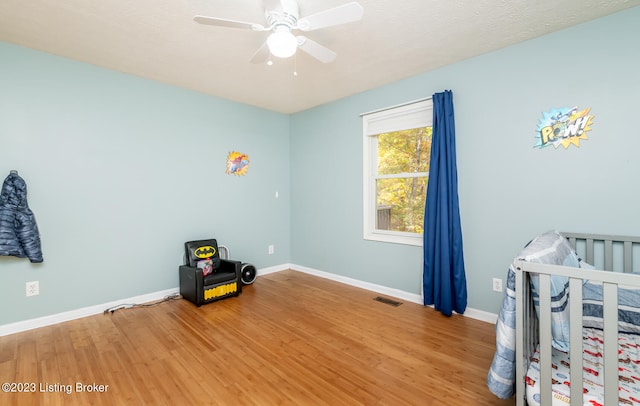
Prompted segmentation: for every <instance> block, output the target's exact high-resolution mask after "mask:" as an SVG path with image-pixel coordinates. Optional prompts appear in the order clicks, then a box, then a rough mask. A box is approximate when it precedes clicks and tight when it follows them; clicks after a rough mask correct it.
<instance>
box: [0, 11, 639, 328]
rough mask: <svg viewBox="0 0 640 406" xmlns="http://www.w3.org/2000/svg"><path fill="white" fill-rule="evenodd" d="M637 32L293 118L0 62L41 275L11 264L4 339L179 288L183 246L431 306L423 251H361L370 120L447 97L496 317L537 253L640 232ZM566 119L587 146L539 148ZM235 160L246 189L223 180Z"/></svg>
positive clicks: (477, 283) (14, 54)
mask: <svg viewBox="0 0 640 406" xmlns="http://www.w3.org/2000/svg"><path fill="white" fill-rule="evenodd" d="M637 21H640V8H638V7H636V8H634V9H631V10H628V11H626V12H623V13H619V14H616V15H613V16H610V17H606V18H603V19H600V20H597V21H594V22H591V23H587V24H583V25H580V26H577V27H574V28H571V29H568V30H565V31H562V32H558V33H555V34H552V35H548V36H545V37H542V38H539V39H536V40H533V41H529V42H527V43H524V44H521V45H517V46H513V47H509V48H506V49H504V50H501V51H498V52H494V53H491V54H487V55H484V56H481V57H478V58H473V59H470V60H467V61H464V62H462V63H458V64H455V65H451V66H448V67H445V68H443V69H440V70H438V71H435V72H430V73H426V74H423V75H419V76H416V77H413V78H410V79H407V80H404V81H400V82H397V83H394V84H392V85H389V86H384V87H381V88H378V89H375V90H372V91H369V92H365V93H362V94H359V95H355V96H352V97H349V98H345V99H343V100H340V101H337V102H334V103H330V104H327V105H324V106H320V107H318V108H315V109H311V110H308V111H305V112H301V113H298V114H295V115H292V116H291V117H289V116H286V115H282V114H278V113H273V112H269V111H265V110H262V109H258V108H254V107H250V106H246V105H242V104H237V103H233V102H229V101H225V100H222V99H218V98H215V97H211V96H206V95H203V94H199V93H195V92H191V91H187V90H183V89H178V88H175V87H172V86H167V85H163V84H160V83H156V82H153V81H148V80H144V79H140V78H136V77H132V76H129V75H124V74H120V73H117V72H113V71H108V70H105V69H101V68H97V67H94V66H91V65H86V64H82V63H78V62H74V61H70V60H67V59H64V58H59V57H55V56H51V55H48V54H44V53H40V52H36V51H32V50H28V49H24V48H21V47H17V46H13V45H9V44H5V43H0V60H1V61H2V63H0V89H1V90H0V174H8V172H9V170H10V169H17V170H19V171H20V174H21V175H22V176H23V177H24V179H25V180H26V181H27V184H28V187H29V204H30V206H31V208H32V209H33V211H34V212H35V214H36V218H37V220H38V225H39V227H40V231H41V237H42V242H43V251H44V256H45V262H44V263H43V264H40V265H33V264H30V263H29V262H28V261H25V260H18V259H14V258H8V257H0V309H2V310H0V325H2V324H6V323H11V322H15V321H21V320H28V319H32V318H36V317H40V316H45V315H50V314H56V313H60V312H64V311H68V310H73V309H78V308H82V307H86V306H91V305H96V304H101V303H106V302H109V301H113V300H118V299H121V298H127V297H132V296H136V295H140V294H145V293H150V292H156V291H159V290H163V289H169V288H175V287H176V286H177V266H178V265H179V264H180V263H181V261H182V243H183V242H184V241H185V240H188V239H191V238H194V239H196V238H204V237H208V236H210V235H214V236H216V237H217V238H218V239H219V240H220V241H221V242H222V243H224V244H226V245H228V246H230V247H231V249H232V256H233V257H235V258H238V259H242V260H244V261H247V262H251V263H254V264H256V265H257V266H258V268H265V267H269V266H276V265H281V264H286V263H288V262H290V263H294V264H298V265H302V266H306V267H310V268H314V269H318V270H322V271H326V272H331V273H334V274H337V275H341V276H346V277H350V278H354V279H358V280H362V281H366V282H371V283H375V284H379V285H383V286H387V287H390V288H395V289H400V290H403V291H406V292H410V293H416V294H418V293H420V290H421V272H422V271H421V269H422V267H421V262H422V250H421V248H420V247H411V246H403V245H397V244H386V243H380V242H372V241H364V240H363V239H362V123H361V119H360V114H361V113H364V112H367V111H371V110H375V109H378V108H382V107H387V106H391V105H394V104H398V103H404V102H407V101H411V100H415V99H419V98H423V97H427V96H430V95H432V94H433V93H435V92H439V91H442V90H444V89H452V90H453V92H454V104H455V109H456V123H457V124H456V125H457V139H458V144H457V146H458V171H459V174H458V175H459V182H460V190H459V194H460V204H461V216H462V226H463V233H464V238H465V240H464V244H465V263H466V268H467V278H468V285H469V306H470V307H473V308H476V309H480V310H485V311H488V312H493V313H495V312H497V311H498V307H499V303H500V300H501V294H498V293H494V292H492V291H491V279H492V278H493V277H504V276H505V274H506V268H507V266H508V264H509V262H510V261H511V259H512V257H513V256H514V255H515V254H516V253H517V251H518V249H519V248H520V247H521V246H522V245H523V244H524V243H525V242H526V241H528V240H529V239H530V238H532V237H533V236H534V235H535V234H537V233H539V232H542V231H546V230H548V229H551V228H557V229H560V230H573V231H586V232H599V233H620V234H636V235H637V234H638V233H639V232H640V218H639V217H638V216H637V210H636V206H637V204H636V202H637V201H638V199H639V198H640V193H639V191H638V187H637V180H636V179H637V177H638V174H639V173H640V160H638V159H637V156H638V152H637V151H638V148H639V147H640V137H638V130H637V126H636V125H635V120H634V118H635V116H636V115H637V112H638V109H639V108H640V104H639V103H638V102H637V95H638V94H640V82H639V81H638V80H637V72H639V71H640V53H639V52H638V51H639V48H638V42H637V38H640V26H638V24H637ZM573 106H578V107H580V108H586V107H590V108H591V109H592V110H591V112H592V114H594V115H595V119H594V123H593V126H592V128H593V130H592V131H591V132H590V133H589V140H587V141H583V142H582V143H581V146H580V148H575V147H571V148H570V149H568V150H564V149H558V150H554V149H552V148H547V149H544V150H537V149H533V147H532V146H533V144H534V142H535V138H534V137H535V130H536V127H537V124H538V120H539V119H540V118H541V117H542V112H546V111H549V110H550V109H552V108H557V107H573ZM232 150H239V151H241V152H245V153H247V154H248V155H249V157H250V159H251V167H250V168H249V173H248V175H247V176H244V177H235V176H229V175H225V174H224V169H225V167H224V165H225V160H226V155H227V154H228V152H230V151H232ZM0 176H1V175H0ZM2 179H3V178H2ZM0 180H1V179H0ZM207 184H214V185H215V186H216V188H215V189H211V188H207ZM276 191H278V192H279V195H280V198H279V199H276V198H275V196H274V195H275V192H276ZM223 193H224V195H223ZM230 195H231V196H233V198H229V197H228V196H230ZM269 244H274V245H275V246H276V253H275V254H274V255H267V245H269ZM31 280H39V281H40V289H41V294H40V295H39V296H37V297H30V298H26V297H25V293H24V292H25V282H27V281H31Z"/></svg>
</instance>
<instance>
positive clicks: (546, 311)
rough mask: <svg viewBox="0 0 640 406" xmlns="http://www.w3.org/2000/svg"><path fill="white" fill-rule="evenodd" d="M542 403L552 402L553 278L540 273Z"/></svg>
mask: <svg viewBox="0 0 640 406" xmlns="http://www.w3.org/2000/svg"><path fill="white" fill-rule="evenodd" d="M539 287H540V289H539V290H540V291H539V292H538V294H539V295H540V296H539V298H538V299H539V301H540V302H539V303H540V404H541V405H550V404H551V278H550V277H549V275H546V274H540V275H539Z"/></svg>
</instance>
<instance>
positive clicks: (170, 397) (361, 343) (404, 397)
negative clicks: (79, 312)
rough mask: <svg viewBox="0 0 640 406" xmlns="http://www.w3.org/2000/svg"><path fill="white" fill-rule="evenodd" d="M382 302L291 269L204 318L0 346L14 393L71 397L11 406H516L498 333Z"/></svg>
mask: <svg viewBox="0 0 640 406" xmlns="http://www.w3.org/2000/svg"><path fill="white" fill-rule="evenodd" d="M375 296H378V295H377V294H375V293H372V292H370V291H367V290H363V289H358V288H355V287H352V286H347V285H344V284H340V283H338V282H334V281H330V280H327V279H323V278H318V277H315V276H311V275H307V274H303V273H299V272H294V271H283V272H278V273H273V274H269V275H265V276H261V277H260V278H258V279H257V280H256V281H255V283H254V284H253V285H249V286H246V287H245V289H244V290H243V293H242V294H241V295H240V296H239V297H237V298H230V299H225V300H222V301H219V302H215V303H211V304H208V305H205V306H202V307H196V306H194V305H193V304H191V303H189V302H187V301H185V300H175V301H169V302H167V303H161V304H158V305H156V306H152V307H138V308H133V309H122V310H118V311H116V312H115V313H113V314H111V313H108V314H105V315H96V316H92V317H87V318H83V319H78V320H73V321H70V322H67V323H61V324H57V325H54V326H48V327H43V328H40V329H36V330H31V331H26V332H22V333H17V334H13V335H10V336H5V337H0V380H2V382H15V381H16V380H19V381H21V382H34V383H35V384H37V385H41V384H45V385H49V386H48V388H49V389H55V388H59V387H62V388H65V389H66V388H68V386H66V385H71V386H72V387H73V388H72V389H73V390H72V391H71V392H72V393H70V394H68V393H66V392H65V391H64V390H59V391H57V392H56V391H53V390H49V391H41V390H40V387H39V386H38V390H37V391H36V393H0V404H2V405H5V404H7V405H21V406H22V405H27V406H29V405H34V406H40V405H88V404H94V405H124V404H126V405H176V404H198V405H234V406H235V405H314V406H315V405H337V404H340V405H420V406H422V405H465V406H466V405H496V406H499V405H513V404H514V401H513V400H507V401H503V400H499V399H497V398H495V397H494V396H493V395H492V394H491V393H489V391H488V390H487V388H486V386H485V380H486V376H487V371H488V368H489V365H490V363H491V359H492V356H493V352H494V348H495V335H494V327H493V325H491V324H487V323H483V322H480V321H477V320H472V319H470V318H467V317H463V316H459V315H454V316H452V317H444V316H442V315H441V314H440V313H438V312H436V311H434V310H433V309H431V308H425V307H423V306H420V305H417V304H415V303H403V304H401V305H400V306H397V307H394V306H390V305H388V304H385V303H381V302H378V301H375V300H373V299H374V297H375ZM76 385H80V388H83V390H81V391H77V390H76V389H77V387H76ZM83 385H84V386H83ZM87 385H88V386H87ZM99 385H103V386H102V388H103V389H104V390H102V391H96V389H99V388H100V386H99ZM107 385H108V386H107Z"/></svg>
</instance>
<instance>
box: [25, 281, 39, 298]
mask: <svg viewBox="0 0 640 406" xmlns="http://www.w3.org/2000/svg"><path fill="white" fill-rule="evenodd" d="M39 294H40V282H38V281H31V282H27V296H37V295H39Z"/></svg>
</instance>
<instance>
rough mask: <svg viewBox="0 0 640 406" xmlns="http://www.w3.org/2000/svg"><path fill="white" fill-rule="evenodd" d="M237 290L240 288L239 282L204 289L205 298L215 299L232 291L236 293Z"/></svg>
mask: <svg viewBox="0 0 640 406" xmlns="http://www.w3.org/2000/svg"><path fill="white" fill-rule="evenodd" d="M237 290H238V284H237V282H233V283H228V284H226V285H220V286H216V287H215V288H211V289H207V290H205V291H204V300H209V299H214V298H217V297H222V296H226V295H229V294H232V293H236V291H237Z"/></svg>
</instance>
